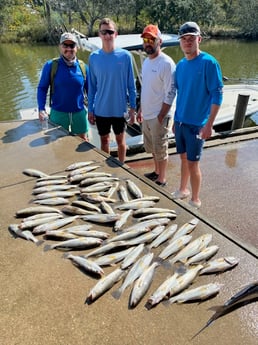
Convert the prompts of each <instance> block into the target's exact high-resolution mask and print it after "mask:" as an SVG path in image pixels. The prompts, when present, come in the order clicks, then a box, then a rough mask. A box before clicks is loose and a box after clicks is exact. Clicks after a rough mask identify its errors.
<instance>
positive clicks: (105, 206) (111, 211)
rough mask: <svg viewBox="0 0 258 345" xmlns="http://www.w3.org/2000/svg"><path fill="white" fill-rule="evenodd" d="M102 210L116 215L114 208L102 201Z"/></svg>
mask: <svg viewBox="0 0 258 345" xmlns="http://www.w3.org/2000/svg"><path fill="white" fill-rule="evenodd" d="M100 208H101V210H102V211H103V212H104V213H107V214H115V212H114V210H113V208H112V207H111V206H110V205H109V204H108V203H107V202H106V201H101V203H100Z"/></svg>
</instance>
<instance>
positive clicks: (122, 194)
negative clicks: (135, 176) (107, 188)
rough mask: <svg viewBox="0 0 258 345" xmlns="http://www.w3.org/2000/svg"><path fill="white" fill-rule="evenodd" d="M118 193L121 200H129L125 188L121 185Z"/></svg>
mask: <svg viewBox="0 0 258 345" xmlns="http://www.w3.org/2000/svg"><path fill="white" fill-rule="evenodd" d="M118 194H119V196H120V199H121V201H123V202H128V201H129V197H128V194H127V190H126V188H125V187H124V186H122V185H120V186H119V188H118Z"/></svg>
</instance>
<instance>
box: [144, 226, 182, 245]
mask: <svg viewBox="0 0 258 345" xmlns="http://www.w3.org/2000/svg"><path fill="white" fill-rule="evenodd" d="M176 230H177V224H172V225H171V226H169V227H168V228H167V229H165V230H164V231H163V232H162V233H161V234H160V235H159V236H158V237H156V238H155V240H154V241H153V242H151V244H150V245H149V249H151V248H157V247H158V246H159V245H160V244H161V243H163V242H165V241H167V240H168V239H169V238H170V237H172V236H173V234H174V233H175V231H176Z"/></svg>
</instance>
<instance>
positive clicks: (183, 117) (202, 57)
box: [172, 22, 223, 208]
mask: <svg viewBox="0 0 258 345" xmlns="http://www.w3.org/2000/svg"><path fill="white" fill-rule="evenodd" d="M179 39H180V47H181V49H182V51H183V53H184V55H185V57H184V58H183V59H182V60H180V61H179V62H178V64H177V66H176V73H175V86H176V89H177V100H176V111H175V116H174V126H173V128H174V132H175V138H176V147H177V152H178V153H179V154H180V158H181V183H180V187H179V189H178V190H177V191H176V192H174V193H172V197H173V198H174V199H184V198H187V197H188V196H190V194H191V193H190V190H189V189H188V188H187V185H188V181H189V180H190V185H191V190H192V196H191V199H190V201H189V204H190V205H191V206H193V207H194V208H199V207H200V206H201V200H200V196H199V193H200V186H201V178H202V176H201V170H200V164H199V161H200V157H201V153H202V148H203V144H204V140H205V139H208V138H209V137H210V136H211V134H212V127H213V123H214V120H215V118H216V116H217V114H218V111H219V109H220V105H221V103H222V89H223V82H222V73H221V69H220V66H219V63H218V62H217V60H216V59H215V58H214V57H213V56H211V55H210V54H207V53H205V52H202V51H201V50H200V49H199V44H200V42H201V32H200V28H199V26H198V25H197V24H196V23H195V22H186V23H185V24H183V25H182V26H181V27H180V29H179Z"/></svg>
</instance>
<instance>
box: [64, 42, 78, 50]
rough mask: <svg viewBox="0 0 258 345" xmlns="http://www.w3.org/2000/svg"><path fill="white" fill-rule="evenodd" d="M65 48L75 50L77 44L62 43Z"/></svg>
mask: <svg viewBox="0 0 258 345" xmlns="http://www.w3.org/2000/svg"><path fill="white" fill-rule="evenodd" d="M62 45H63V47H64V48H71V49H74V48H75V46H76V44H75V43H62Z"/></svg>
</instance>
